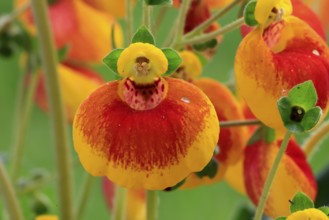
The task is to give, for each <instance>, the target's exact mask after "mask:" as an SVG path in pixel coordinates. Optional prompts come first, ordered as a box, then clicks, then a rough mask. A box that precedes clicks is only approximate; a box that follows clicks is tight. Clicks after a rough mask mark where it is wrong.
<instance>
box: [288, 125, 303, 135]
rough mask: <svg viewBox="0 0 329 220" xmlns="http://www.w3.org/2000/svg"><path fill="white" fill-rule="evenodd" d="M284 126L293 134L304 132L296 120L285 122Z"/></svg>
mask: <svg viewBox="0 0 329 220" xmlns="http://www.w3.org/2000/svg"><path fill="white" fill-rule="evenodd" d="M284 126H285V127H286V128H287V130H288V131H290V132H291V133H294V134H296V133H302V132H305V129H304V128H303V126H302V125H301V124H300V123H298V122H289V123H287V124H284Z"/></svg>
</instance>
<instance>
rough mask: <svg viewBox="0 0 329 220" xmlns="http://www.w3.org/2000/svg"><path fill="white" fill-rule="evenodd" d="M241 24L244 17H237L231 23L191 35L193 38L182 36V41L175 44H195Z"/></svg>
mask: <svg viewBox="0 0 329 220" xmlns="http://www.w3.org/2000/svg"><path fill="white" fill-rule="evenodd" d="M243 24H244V18H239V19H237V20H235V21H233V22H232V23H230V24H228V25H226V26H224V27H222V28H220V29H218V30H216V31H213V32H210V33H208V34H203V35H200V36H197V37H193V38H184V39H183V41H182V42H181V44H180V45H177V46H178V47H182V46H184V45H186V44H197V43H202V42H205V41H209V40H211V39H214V38H216V37H217V36H218V35H223V34H226V33H228V32H230V31H233V30H235V29H237V28H239V27H241V26H242V25H243Z"/></svg>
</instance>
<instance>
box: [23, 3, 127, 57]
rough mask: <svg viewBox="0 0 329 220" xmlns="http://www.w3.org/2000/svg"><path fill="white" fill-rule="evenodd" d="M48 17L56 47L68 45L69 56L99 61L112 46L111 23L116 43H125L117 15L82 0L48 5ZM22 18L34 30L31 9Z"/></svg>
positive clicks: (118, 44) (33, 31) (119, 44)
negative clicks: (100, 9) (104, 11)
mask: <svg viewBox="0 0 329 220" xmlns="http://www.w3.org/2000/svg"><path fill="white" fill-rule="evenodd" d="M24 2H26V0H17V5H18V6H19V5H21V4H23V3H24ZM49 16H50V21H51V26H52V31H53V34H54V38H55V43H56V46H57V48H62V47H64V46H65V45H68V46H69V47H70V50H69V54H68V58H70V59H73V60H76V61H81V62H90V63H100V62H101V61H102V59H103V57H104V56H105V55H106V54H107V53H108V51H110V50H111V49H112V47H111V45H110V42H111V36H112V35H111V31H112V25H114V28H115V30H114V33H115V41H116V43H117V46H121V45H122V43H123V37H122V31H121V28H120V26H119V25H118V24H117V23H116V22H115V20H114V18H112V17H111V16H110V15H106V14H103V13H101V12H99V11H97V10H96V9H94V8H92V7H90V6H88V5H87V4H86V3H84V2H82V1H66V0H65V1H64V0H60V1H58V2H57V3H55V4H52V5H51V6H49ZM21 19H22V21H23V23H24V24H25V25H26V26H27V27H28V29H30V30H31V32H32V33H35V27H34V24H33V16H32V13H31V10H28V11H27V12H26V13H24V14H23V15H22V17H21ZM95 24H97V25H95Z"/></svg>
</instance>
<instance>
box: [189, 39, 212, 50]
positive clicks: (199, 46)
mask: <svg viewBox="0 0 329 220" xmlns="http://www.w3.org/2000/svg"><path fill="white" fill-rule="evenodd" d="M217 44H218V41H217V39H211V40H209V41H206V42H204V43H200V44H194V45H193V46H192V47H193V49H195V50H197V51H205V50H206V49H209V48H215V47H216V46H217Z"/></svg>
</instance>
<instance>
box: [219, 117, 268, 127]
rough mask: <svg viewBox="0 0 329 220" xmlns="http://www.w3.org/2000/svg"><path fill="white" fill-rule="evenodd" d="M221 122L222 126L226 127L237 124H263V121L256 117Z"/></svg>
mask: <svg viewBox="0 0 329 220" xmlns="http://www.w3.org/2000/svg"><path fill="white" fill-rule="evenodd" d="M219 124H220V127H221V128H226V127H235V126H249V125H260V124H262V122H261V121H259V120H258V119H254V120H243V121H223V122H220V123H219Z"/></svg>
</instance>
